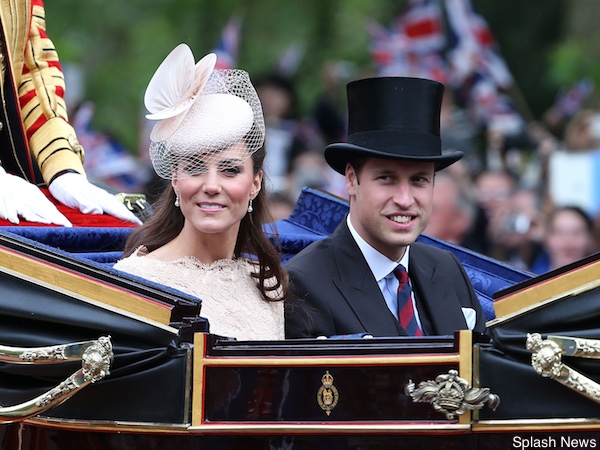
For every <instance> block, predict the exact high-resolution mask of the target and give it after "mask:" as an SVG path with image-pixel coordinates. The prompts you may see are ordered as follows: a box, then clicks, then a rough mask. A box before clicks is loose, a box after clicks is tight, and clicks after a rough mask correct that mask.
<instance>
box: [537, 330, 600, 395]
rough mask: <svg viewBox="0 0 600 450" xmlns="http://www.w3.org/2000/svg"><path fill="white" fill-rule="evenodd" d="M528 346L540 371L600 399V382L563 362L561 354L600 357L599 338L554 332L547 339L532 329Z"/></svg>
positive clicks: (582, 393)
mask: <svg viewBox="0 0 600 450" xmlns="http://www.w3.org/2000/svg"><path fill="white" fill-rule="evenodd" d="M526 347H527V350H530V351H531V352H532V355H531V365H532V367H533V369H534V370H535V371H536V373H537V374H538V375H541V376H543V377H545V378H551V379H553V380H556V381H558V382H559V383H560V384H562V385H563V386H566V387H568V388H569V389H572V390H574V391H575V392H578V393H579V394H581V395H583V396H585V397H587V398H589V399H591V400H593V401H595V402H596V403H600V384H598V383H597V382H595V381H594V380H592V379H590V378H588V377H586V376H585V375H583V374H581V373H579V372H578V371H576V370H574V369H572V368H571V367H569V366H567V365H566V364H564V363H563V362H562V355H566V356H574V357H579V358H596V359H597V358H600V341H598V340H596V339H582V338H574V337H568V336H553V335H550V336H548V338H547V339H545V340H544V339H542V336H541V335H540V334H539V333H529V334H527V342H526Z"/></svg>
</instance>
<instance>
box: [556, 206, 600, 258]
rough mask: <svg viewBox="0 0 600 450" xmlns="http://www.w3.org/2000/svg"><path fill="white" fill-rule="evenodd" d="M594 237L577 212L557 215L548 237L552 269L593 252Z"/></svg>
mask: <svg viewBox="0 0 600 450" xmlns="http://www.w3.org/2000/svg"><path fill="white" fill-rule="evenodd" d="M592 245H593V237H592V235H591V233H590V231H589V229H588V227H587V224H586V223H585V221H584V220H583V218H582V217H581V216H580V215H579V214H577V213H576V212H573V211H569V210H564V211H560V212H558V213H556V214H555V215H554V217H553V220H552V223H551V224H550V228H549V230H548V233H547V235H546V248H547V250H548V253H549V254H550V258H551V260H552V263H553V267H552V268H557V267H562V266H564V265H566V264H569V263H572V262H574V261H578V260H580V259H582V258H584V257H586V256H587V255H589V254H590V253H591V252H592Z"/></svg>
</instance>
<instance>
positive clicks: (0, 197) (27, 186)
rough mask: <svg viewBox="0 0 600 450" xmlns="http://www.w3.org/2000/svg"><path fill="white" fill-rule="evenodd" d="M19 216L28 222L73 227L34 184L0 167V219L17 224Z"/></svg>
mask: <svg viewBox="0 0 600 450" xmlns="http://www.w3.org/2000/svg"><path fill="white" fill-rule="evenodd" d="M19 216H21V217H22V218H23V219H25V220H26V221H28V222H38V223H46V224H50V223H53V224H56V225H63V226H65V227H72V226H73V225H72V224H71V222H69V220H68V219H67V218H66V217H65V216H64V215H63V214H62V213H61V212H60V211H59V210H58V208H57V207H56V206H54V204H52V202H51V201H50V200H48V198H47V197H46V196H45V195H44V194H43V193H42V191H40V189H39V188H38V187H37V186H36V185H35V184H32V183H30V182H29V181H27V180H25V179H23V178H21V177H18V176H16V175H10V174H8V173H6V171H5V170H4V168H3V167H2V166H0V217H1V218H3V219H6V220H8V221H9V222H12V223H14V224H18V223H19Z"/></svg>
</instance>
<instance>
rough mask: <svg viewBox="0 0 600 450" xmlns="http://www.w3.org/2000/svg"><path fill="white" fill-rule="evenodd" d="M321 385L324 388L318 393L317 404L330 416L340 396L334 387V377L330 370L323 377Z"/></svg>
mask: <svg viewBox="0 0 600 450" xmlns="http://www.w3.org/2000/svg"><path fill="white" fill-rule="evenodd" d="M321 383H322V386H321V387H320V388H319V390H318V391H317V403H318V404H319V406H320V407H321V409H322V410H323V411H325V413H326V414H327V415H330V414H331V411H332V410H333V408H335V406H336V405H337V403H338V400H339V397H340V396H339V393H338V390H337V388H336V387H335V386H334V385H333V376H332V375H331V374H330V373H329V370H326V371H325V374H324V375H323V376H322V377H321Z"/></svg>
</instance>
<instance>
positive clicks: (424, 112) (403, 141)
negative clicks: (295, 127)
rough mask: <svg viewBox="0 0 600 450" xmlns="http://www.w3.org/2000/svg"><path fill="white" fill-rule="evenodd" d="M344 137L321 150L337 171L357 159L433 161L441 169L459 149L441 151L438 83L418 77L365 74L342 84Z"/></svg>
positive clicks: (440, 89)
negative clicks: (345, 99) (345, 103)
mask: <svg viewBox="0 0 600 450" xmlns="http://www.w3.org/2000/svg"><path fill="white" fill-rule="evenodd" d="M346 90H347V94H348V137H347V140H346V142H344V143H335V144H330V145H328V146H327V148H326V149H325V159H326V160H327V163H328V164H329V165H330V166H331V167H332V168H333V169H334V170H336V171H337V172H339V173H341V174H343V173H344V171H345V170H346V163H347V162H348V161H352V160H353V159H356V158H358V157H365V156H367V157H369V156H370V157H375V158H390V159H404V160H412V161H433V162H435V170H440V169H443V168H444V167H447V166H449V165H450V164H452V163H455V162H456V161H458V160H459V159H460V158H462V157H463V152H452V153H449V154H445V155H442V143H441V139H440V109H441V106H442V97H443V95H444V85H443V84H441V83H438V82H437V81H432V80H425V79H422V78H405V77H383V78H366V79H363V80H357V81H353V82H351V83H348V86H347V88H346Z"/></svg>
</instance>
